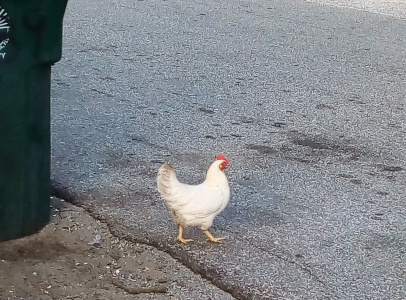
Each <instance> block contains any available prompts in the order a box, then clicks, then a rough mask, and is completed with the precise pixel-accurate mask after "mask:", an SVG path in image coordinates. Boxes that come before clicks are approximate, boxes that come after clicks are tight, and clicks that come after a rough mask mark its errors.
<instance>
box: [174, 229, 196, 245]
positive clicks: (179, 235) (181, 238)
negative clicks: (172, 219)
mask: <svg viewBox="0 0 406 300" xmlns="http://www.w3.org/2000/svg"><path fill="white" fill-rule="evenodd" d="M177 240H178V241H179V242H181V243H183V244H187V243H189V242H193V240H192V239H184V238H183V226H182V225H179V234H178V238H177Z"/></svg>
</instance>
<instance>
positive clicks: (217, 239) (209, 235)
mask: <svg viewBox="0 0 406 300" xmlns="http://www.w3.org/2000/svg"><path fill="white" fill-rule="evenodd" d="M204 233H205V234H206V235H207V236H208V238H209V241H210V242H213V243H221V241H222V240H225V238H216V237H214V236H213V235H212V234H211V233H210V231H208V230H204Z"/></svg>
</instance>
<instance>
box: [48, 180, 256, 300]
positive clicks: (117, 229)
mask: <svg viewBox="0 0 406 300" xmlns="http://www.w3.org/2000/svg"><path fill="white" fill-rule="evenodd" d="M51 196H54V197H57V198H59V199H62V200H64V201H67V202H69V203H71V204H73V205H75V206H79V207H81V208H83V209H84V210H85V211H86V212H87V213H88V214H89V215H90V216H91V217H92V218H93V219H95V220H97V221H100V222H101V223H103V224H105V225H106V226H107V229H108V230H109V232H110V234H111V235H112V236H114V237H116V238H119V239H124V240H126V241H128V242H131V243H138V244H142V245H147V246H150V247H153V248H155V249H156V250H159V251H162V252H165V253H167V254H169V255H170V256H171V257H172V258H173V259H175V260H176V261H177V262H179V263H180V264H182V265H183V266H185V267H186V268H188V269H189V270H190V271H192V272H193V273H194V274H196V275H198V276H200V277H202V278H203V279H206V280H207V281H209V282H210V283H211V284H213V285H214V286H216V287H217V288H219V289H220V290H222V291H224V292H226V293H228V294H230V295H231V296H232V297H234V298H235V299H237V300H249V299H251V297H248V296H246V295H244V294H243V291H242V290H241V289H238V287H236V286H233V287H228V286H226V285H225V284H224V283H222V282H221V281H219V280H217V279H216V277H215V274H208V273H211V272H208V273H206V272H205V270H203V269H202V268H201V267H199V265H198V264H194V263H192V262H191V261H188V262H186V261H185V260H184V259H182V258H181V257H180V256H179V254H178V253H177V252H176V251H175V250H174V249H171V248H170V247H165V246H164V245H162V244H159V243H156V242H152V241H150V240H147V239H146V238H144V239H141V238H137V237H135V236H133V235H131V234H129V233H126V228H125V227H124V226H123V225H121V224H117V223H115V222H113V220H112V219H111V218H109V217H106V216H103V215H101V214H100V213H98V212H97V209H96V208H92V207H91V206H89V205H85V204H84V202H83V201H82V200H78V199H80V197H78V195H74V194H72V193H71V192H70V191H68V189H67V188H64V187H62V186H61V185H60V184H59V183H56V182H53V184H52V192H51ZM116 283H117V282H115V283H114V282H112V284H114V285H116ZM118 284H119V283H118ZM116 286H117V285H116ZM118 287H120V286H118ZM144 293H146V292H144ZM160 293H162V292H160Z"/></svg>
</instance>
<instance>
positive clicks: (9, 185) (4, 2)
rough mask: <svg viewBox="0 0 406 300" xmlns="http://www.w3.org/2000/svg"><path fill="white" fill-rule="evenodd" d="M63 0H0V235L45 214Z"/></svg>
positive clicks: (35, 226)
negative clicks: (53, 72)
mask: <svg viewBox="0 0 406 300" xmlns="http://www.w3.org/2000/svg"><path fill="white" fill-rule="evenodd" d="M66 4H67V0H0V241H4V240H10V239H14V238H19V237H22V236H26V235H29V234H32V233H35V232H37V231H39V230H40V229H42V228H43V227H44V226H45V225H46V224H47V223H48V222H49V217H50V216H49V214H50V207H49V205H50V203H49V196H50V148H51V147H50V82H51V65H52V64H53V63H55V62H57V61H58V60H59V59H60V58H61V53H62V22H63V16H64V12H65V8H66Z"/></svg>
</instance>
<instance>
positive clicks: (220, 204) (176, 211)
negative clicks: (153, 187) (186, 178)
mask: <svg viewBox="0 0 406 300" xmlns="http://www.w3.org/2000/svg"><path fill="white" fill-rule="evenodd" d="M223 162H224V161H223V160H216V161H215V162H213V163H212V164H211V166H210V167H209V170H208V171H207V175H206V180H205V181H204V182H203V183H201V184H198V185H189V184H184V183H181V182H179V180H178V179H177V177H176V173H175V170H174V169H173V168H172V166H170V165H169V164H164V165H163V166H161V167H160V168H159V170H158V178H157V182H158V191H159V192H160V194H161V196H162V198H164V199H165V200H166V203H167V205H168V207H169V209H170V210H171V212H172V214H173V216H174V220H175V222H176V223H178V224H180V225H182V226H185V227H188V226H199V227H200V228H201V229H202V230H207V229H208V228H210V227H211V226H212V224H213V220H214V217H215V216H217V215H218V214H219V213H221V212H222V211H223V210H224V208H225V207H226V206H227V204H228V202H229V200H230V187H229V184H228V180H227V177H226V175H225V174H224V171H222V170H220V164H222V163H223Z"/></svg>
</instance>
